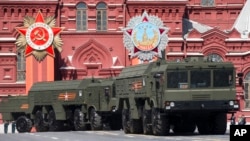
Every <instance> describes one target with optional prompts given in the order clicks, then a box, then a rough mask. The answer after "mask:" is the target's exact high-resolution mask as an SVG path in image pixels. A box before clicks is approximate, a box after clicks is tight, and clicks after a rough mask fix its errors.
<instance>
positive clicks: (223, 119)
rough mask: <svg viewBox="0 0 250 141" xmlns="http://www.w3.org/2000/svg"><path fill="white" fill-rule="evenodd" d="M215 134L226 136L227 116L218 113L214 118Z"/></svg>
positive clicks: (213, 131)
mask: <svg viewBox="0 0 250 141" xmlns="http://www.w3.org/2000/svg"><path fill="white" fill-rule="evenodd" d="M213 123H214V125H213V130H212V133H213V134H225V133H226V130H227V115H226V114H225V113H218V114H216V115H215V116H214V122H213Z"/></svg>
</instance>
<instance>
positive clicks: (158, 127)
mask: <svg viewBox="0 0 250 141" xmlns="http://www.w3.org/2000/svg"><path fill="white" fill-rule="evenodd" d="M235 76H236V73H235V68H234V65H233V64H232V63H230V62H212V61H210V60H207V59H203V58H199V57H195V58H188V59H185V60H183V61H176V62H175V61H172V62H168V61H165V60H161V61H156V62H152V63H149V64H142V65H138V66H131V67H127V68H124V69H123V70H122V72H121V74H120V75H119V77H117V78H116V82H115V85H116V96H117V100H118V104H117V105H119V106H118V109H120V110H122V123H123V129H124V132H125V133H144V134H154V135H167V134H169V131H170V129H172V130H173V131H174V133H193V132H194V131H195V129H196V127H197V128H198V131H199V133H200V134H224V133H225V131H226V127H227V114H228V113H232V112H235V111H237V110H238V108H239V103H238V101H237V100H236V88H235Z"/></svg>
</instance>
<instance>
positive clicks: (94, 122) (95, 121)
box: [90, 108, 103, 130]
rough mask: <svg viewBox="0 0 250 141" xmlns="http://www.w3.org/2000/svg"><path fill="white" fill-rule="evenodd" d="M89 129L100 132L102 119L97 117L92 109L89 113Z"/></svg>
mask: <svg viewBox="0 0 250 141" xmlns="http://www.w3.org/2000/svg"><path fill="white" fill-rule="evenodd" d="M90 127H91V130H102V129H103V125H102V118H101V116H99V115H98V114H97V112H96V110H95V109H94V108H92V109H91V111H90Z"/></svg>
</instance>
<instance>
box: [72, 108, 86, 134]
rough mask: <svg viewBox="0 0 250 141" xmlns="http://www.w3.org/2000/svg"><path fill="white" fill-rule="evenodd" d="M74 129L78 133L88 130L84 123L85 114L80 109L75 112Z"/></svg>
mask: <svg viewBox="0 0 250 141" xmlns="http://www.w3.org/2000/svg"><path fill="white" fill-rule="evenodd" d="M74 128H75V130H76V131H80V130H86V125H85V123H84V114H83V113H82V111H81V110H80V109H76V110H75V112H74Z"/></svg>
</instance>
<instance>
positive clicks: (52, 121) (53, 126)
mask: <svg viewBox="0 0 250 141" xmlns="http://www.w3.org/2000/svg"><path fill="white" fill-rule="evenodd" d="M48 123H49V130H50V131H60V130H62V126H63V123H62V122H60V121H58V120H56V115H55V112H54V111H53V110H51V111H49V115H48Z"/></svg>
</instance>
